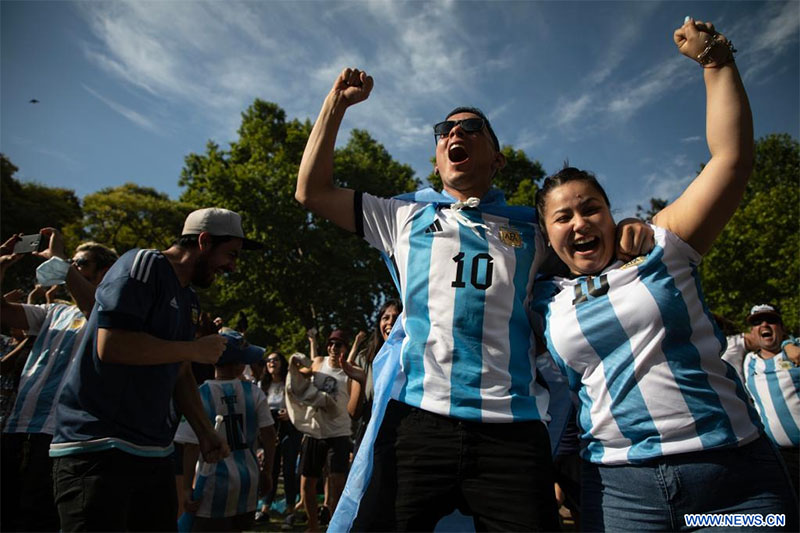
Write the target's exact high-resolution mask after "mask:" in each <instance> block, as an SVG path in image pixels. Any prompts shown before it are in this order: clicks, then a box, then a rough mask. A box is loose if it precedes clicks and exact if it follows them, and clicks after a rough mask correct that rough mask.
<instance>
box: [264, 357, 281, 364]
mask: <svg viewBox="0 0 800 533" xmlns="http://www.w3.org/2000/svg"><path fill="white" fill-rule="evenodd" d="M278 361H280V359H278V358H277V357H270V358H269V359H267V364H270V363H277V362H278Z"/></svg>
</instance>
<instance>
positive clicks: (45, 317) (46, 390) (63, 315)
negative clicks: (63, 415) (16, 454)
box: [3, 304, 88, 435]
mask: <svg viewBox="0 0 800 533" xmlns="http://www.w3.org/2000/svg"><path fill="white" fill-rule="evenodd" d="M23 308H24V310H25V317H26V318H27V320H28V325H29V329H28V334H29V335H37V338H36V342H35V343H34V345H33V348H32V349H31V353H30V355H29V356H28V360H27V362H26V363H25V368H23V370H22V377H21V379H20V382H19V391H18V393H17V400H16V402H15V403H14V408H13V409H12V411H11V416H10V417H9V419H8V422H7V424H6V427H5V429H4V431H3V432H4V433H46V434H48V435H52V434H53V432H54V430H55V407H56V399H57V398H58V396H59V394H60V393H61V389H62V387H63V385H64V377H65V376H66V374H67V367H68V366H69V363H70V361H72V359H73V357H74V352H75V351H76V350H77V347H78V346H80V344H81V342H80V341H81V339H82V338H83V336H84V335H85V334H86V331H87V329H88V328H86V318H85V317H84V316H83V313H82V312H81V310H80V309H78V306H76V305H65V304H49V305H24V304H23Z"/></svg>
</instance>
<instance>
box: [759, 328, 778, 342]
mask: <svg viewBox="0 0 800 533" xmlns="http://www.w3.org/2000/svg"><path fill="white" fill-rule="evenodd" d="M758 334H759V335H760V336H761V338H762V339H764V340H765V341H771V340H772V339H773V338H775V336H774V334H773V333H772V329H771V328H762V329H760V330H759V331H758Z"/></svg>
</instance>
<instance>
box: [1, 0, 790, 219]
mask: <svg viewBox="0 0 800 533" xmlns="http://www.w3.org/2000/svg"><path fill="white" fill-rule="evenodd" d="M686 15H692V16H694V17H695V18H696V19H699V20H711V21H713V22H714V23H715V25H716V26H717V28H718V29H719V30H720V31H722V32H724V33H725V34H726V35H728V36H729V38H730V39H732V40H733V42H734V43H735V45H736V47H737V48H738V49H739V50H740V52H739V54H738V55H737V64H738V66H739V69H740V71H741V73H742V76H743V78H744V82H745V86H746V88H747V90H748V94H749V96H750V101H751V105H752V108H753V115H754V120H755V132H756V137H761V136H763V135H766V134H769V133H779V132H787V133H789V134H791V135H792V136H793V137H794V138H798V136H799V135H800V131H799V130H800V109H798V101H799V100H800V74H799V73H798V71H799V70H800V45H799V44H798V36H799V35H800V3H799V2H797V1H790V2H777V1H775V2H601V1H596V2H524V1H515V2H503V1H496V2H465V1H449V2H421V1H417V2H408V3H406V2H365V1H348V2H335V1H328V2H308V1H306V2H283V1H271V2H244V3H236V2H221V1H217V2H210V3H202V2H166V1H146V2H145V1H137V2H121V1H115V2H100V1H92V2H32V1H31V2H28V1H25V2H14V1H7V0H4V1H3V2H2V3H0V24H1V26H0V39H1V42H0V54H1V56H0V59H1V61H0V150H1V151H2V152H3V153H5V154H6V155H7V156H8V157H9V158H10V159H11V161H12V162H13V163H14V164H15V165H17V166H18V167H19V172H18V173H17V177H18V178H19V179H22V180H27V181H38V182H40V183H43V184H46V185H51V186H61V187H68V188H72V189H74V190H75V191H76V192H77V194H78V195H79V196H81V197H82V196H84V195H86V194H89V193H92V192H95V191H97V190H99V189H101V188H103V187H109V186H116V185H120V184H122V183H125V182H127V181H133V182H136V183H138V184H141V185H146V186H151V187H154V188H155V189H157V190H159V191H162V192H166V193H167V194H169V195H170V196H171V197H173V198H177V197H178V195H179V194H180V189H179V187H178V185H177V181H178V177H179V175H180V170H181V168H182V165H183V158H184V157H185V156H186V155H187V154H189V153H191V152H203V151H204V150H205V144H206V142H207V141H208V140H214V141H215V142H217V143H219V144H220V145H222V146H227V144H228V143H229V142H230V141H231V140H234V139H235V138H236V129H237V127H238V125H239V122H240V113H241V112H242V111H243V110H244V109H245V108H246V107H247V106H248V105H250V104H251V103H252V102H253V100H254V99H255V98H262V99H264V100H268V101H272V102H276V103H278V104H279V105H280V106H281V107H282V108H283V109H284V110H286V113H287V117H288V118H290V119H291V118H299V119H306V118H311V119H312V120H313V119H314V118H315V117H316V115H317V112H318V110H319V106H320V104H321V102H322V99H323V98H324V96H325V94H326V93H327V91H328V90H329V88H330V86H331V84H332V82H333V79H334V78H335V76H336V75H337V74H338V72H339V71H340V70H341V69H342V68H343V67H346V66H354V67H359V68H362V69H364V70H367V71H368V72H369V73H370V74H371V75H373V76H374V78H375V88H374V90H373V93H372V95H371V97H370V99H369V100H368V101H367V102H365V103H363V104H360V105H359V106H356V107H354V108H351V109H350V110H349V111H348V114H347V116H346V119H345V121H344V124H343V132H342V133H340V136H339V141H340V142H343V141H345V140H346V139H347V132H348V131H349V130H350V129H351V128H364V129H367V130H368V131H370V133H371V134H372V135H373V136H374V137H375V138H376V139H377V140H378V141H379V142H381V143H383V144H384V146H385V147H386V148H387V150H388V151H389V153H390V154H392V156H393V157H394V158H395V159H396V160H398V161H400V162H402V163H408V164H410V165H411V166H412V167H413V168H414V169H415V170H416V172H417V176H418V177H419V178H420V179H424V178H425V177H426V176H427V175H428V172H429V171H430V157H431V155H432V154H433V150H434V144H433V135H432V133H431V125H432V124H433V123H435V122H437V121H439V120H441V119H442V118H443V116H444V115H445V114H446V113H447V111H449V110H450V109H451V108H453V107H455V106H456V105H475V106H478V107H481V108H482V109H483V110H484V111H485V112H486V113H487V114H488V115H489V117H490V119H491V120H492V124H493V126H494V129H495V131H496V132H497V134H498V136H499V137H500V141H501V143H503V144H511V145H513V146H514V147H515V148H521V149H523V150H525V152H526V153H527V154H528V156H529V157H531V158H532V159H538V160H539V161H540V162H541V163H542V165H543V166H544V168H545V170H546V171H547V172H548V173H550V172H553V171H555V170H558V169H559V168H560V167H561V165H562V163H563V161H564V160H565V159H567V158H568V159H569V161H570V163H571V164H572V165H573V166H578V167H582V168H587V169H590V170H593V171H594V172H595V173H596V174H597V175H598V177H599V178H600V179H601V181H602V182H603V183H604V184H605V186H606V187H607V188H608V192H609V195H610V197H611V201H612V204H613V206H614V207H615V208H616V209H615V211H616V213H617V214H618V215H619V216H622V215H628V214H632V213H633V211H634V210H635V206H636V204H637V203H642V204H645V203H647V200H648V199H649V198H650V197H651V196H659V197H664V198H668V199H673V198H675V196H676V195H677V194H679V193H680V191H681V190H682V189H683V188H684V187H685V186H686V184H687V183H688V182H689V181H690V180H691V179H692V178H693V177H694V175H695V173H696V171H697V169H698V167H699V165H700V163H702V162H704V161H706V160H707V159H708V151H707V148H706V144H705V140H704V137H703V135H704V107H705V94H704V88H703V83H702V73H701V70H700V67H699V66H698V65H697V64H695V63H693V62H691V61H690V60H688V59H686V58H684V57H683V56H680V55H679V54H678V53H677V51H676V48H675V45H674V44H673V42H672V32H673V31H674V29H675V28H677V27H678V26H680V24H682V22H683V18H684V16H686ZM31 98H36V99H38V100H39V101H40V103H38V104H30V103H28V101H29V100H30V99H31ZM375 179H376V180H377V179H380V176H376V178H375Z"/></svg>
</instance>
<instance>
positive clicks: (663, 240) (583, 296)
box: [534, 226, 761, 464]
mask: <svg viewBox="0 0 800 533" xmlns="http://www.w3.org/2000/svg"><path fill="white" fill-rule="evenodd" d="M653 229H654V230H655V240H656V246H655V248H654V249H653V250H652V251H651V252H650V253H649V254H648V255H646V256H642V257H639V258H637V259H634V260H633V261H631V262H629V263H627V264H624V265H623V264H622V263H621V262H620V261H617V262H615V263H613V264H612V265H610V266H609V267H608V268H606V269H605V270H604V271H603V272H602V273H601V274H600V275H597V276H581V277H578V278H575V279H566V278H555V279H552V280H537V282H536V285H535V288H534V309H535V311H536V313H537V315H538V316H539V317H540V318H541V319H543V320H544V322H545V339H546V341H547V345H548V348H549V350H550V353H551V354H552V355H553V357H554V358H555V360H556V362H557V363H558V365H559V366H560V367H561V369H562V371H563V372H565V374H566V375H567V378H568V380H569V382H570V387H571V388H572V389H573V390H574V391H576V392H577V393H578V397H579V399H580V402H581V405H580V409H579V413H578V423H579V426H580V428H581V440H582V445H583V449H582V452H581V454H582V456H583V457H584V459H586V460H588V461H591V462H593V463H602V464H625V463H638V462H642V461H645V460H648V459H652V458H656V457H660V456H664V455H672V454H678V453H685V452H692V451H698V450H705V449H710V448H717V447H721V446H731V445H742V444H745V443H748V442H751V441H753V440H755V439H756V438H757V437H758V435H759V432H760V430H761V424H760V423H759V422H758V417H757V414H756V413H755V411H754V410H753V409H752V407H751V406H750V402H749V400H748V399H747V396H746V392H745V391H744V388H743V386H742V384H741V382H740V381H739V380H738V379H736V373H735V371H734V370H733V368H732V367H731V366H730V365H728V364H727V363H725V362H723V361H722V360H721V359H720V353H721V352H722V351H723V350H724V348H725V338H724V337H723V335H722V333H721V332H720V331H719V330H718V329H717V327H716V324H715V323H714V320H713V318H712V317H711V313H710V312H709V311H708V309H707V308H706V306H705V303H704V301H703V297H702V292H701V289H700V281H699V276H698V273H697V265H698V264H699V262H700V259H701V257H700V254H698V253H697V252H696V251H695V250H693V249H692V248H691V247H690V246H689V245H688V244H686V243H685V242H683V241H682V240H680V239H679V238H678V237H677V236H676V235H674V234H673V233H670V232H669V231H666V230H664V229H662V228H659V227H656V226H653Z"/></svg>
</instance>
